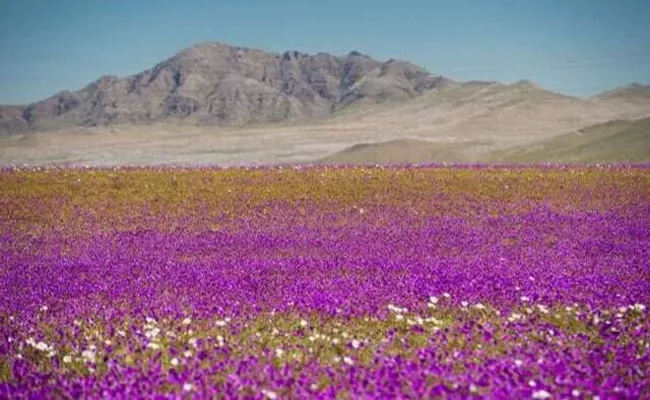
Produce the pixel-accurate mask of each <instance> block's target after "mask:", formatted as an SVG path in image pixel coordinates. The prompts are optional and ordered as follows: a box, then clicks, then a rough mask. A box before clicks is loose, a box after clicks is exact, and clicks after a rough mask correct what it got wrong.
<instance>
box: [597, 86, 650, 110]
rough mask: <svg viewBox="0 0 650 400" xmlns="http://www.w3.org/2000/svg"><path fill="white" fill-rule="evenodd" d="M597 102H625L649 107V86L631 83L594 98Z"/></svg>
mask: <svg viewBox="0 0 650 400" xmlns="http://www.w3.org/2000/svg"><path fill="white" fill-rule="evenodd" d="M594 99H595V100H597V101H612V100H613V101H625V102H629V103H641V104H645V105H650V85H642V84H640V83H632V84H630V85H627V86H622V87H619V88H616V89H614V90H610V91H607V92H604V93H601V94H599V95H598V96H595V97H594Z"/></svg>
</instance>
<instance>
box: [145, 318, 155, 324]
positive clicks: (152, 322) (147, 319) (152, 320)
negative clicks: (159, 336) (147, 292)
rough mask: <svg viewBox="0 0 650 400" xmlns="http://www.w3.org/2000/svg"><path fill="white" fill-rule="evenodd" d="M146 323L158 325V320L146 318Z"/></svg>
mask: <svg viewBox="0 0 650 400" xmlns="http://www.w3.org/2000/svg"><path fill="white" fill-rule="evenodd" d="M145 321H147V323H148V324H155V323H156V320H155V319H153V318H151V317H146V318H145Z"/></svg>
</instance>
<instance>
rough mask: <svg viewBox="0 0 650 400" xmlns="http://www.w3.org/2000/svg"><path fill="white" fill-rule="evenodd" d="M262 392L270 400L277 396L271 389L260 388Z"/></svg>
mask: <svg viewBox="0 0 650 400" xmlns="http://www.w3.org/2000/svg"><path fill="white" fill-rule="evenodd" d="M262 394H263V395H264V396H266V397H268V398H269V399H271V400H275V399H277V398H278V395H277V393H275V392H274V391H271V390H266V389H262Z"/></svg>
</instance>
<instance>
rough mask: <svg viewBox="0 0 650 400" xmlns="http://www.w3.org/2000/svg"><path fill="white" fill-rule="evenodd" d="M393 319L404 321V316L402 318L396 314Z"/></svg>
mask: <svg viewBox="0 0 650 400" xmlns="http://www.w3.org/2000/svg"><path fill="white" fill-rule="evenodd" d="M395 319H396V320H398V321H401V320H403V319H404V316H403V315H402V314H397V315H396V316H395Z"/></svg>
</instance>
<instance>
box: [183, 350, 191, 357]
mask: <svg viewBox="0 0 650 400" xmlns="http://www.w3.org/2000/svg"><path fill="white" fill-rule="evenodd" d="M183 355H184V356H185V358H190V357H192V352H191V351H189V350H185V352H184V353H183Z"/></svg>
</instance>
